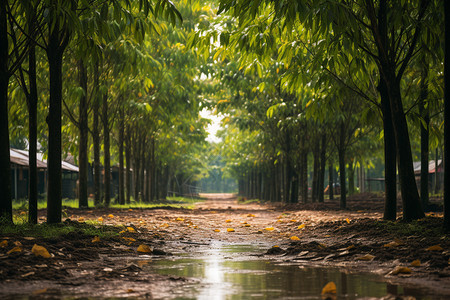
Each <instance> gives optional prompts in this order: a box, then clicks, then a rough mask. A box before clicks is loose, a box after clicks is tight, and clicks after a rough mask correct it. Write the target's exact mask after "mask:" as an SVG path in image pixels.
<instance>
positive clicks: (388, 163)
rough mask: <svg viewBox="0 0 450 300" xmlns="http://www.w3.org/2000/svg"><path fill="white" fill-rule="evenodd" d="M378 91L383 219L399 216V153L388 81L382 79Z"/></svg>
mask: <svg viewBox="0 0 450 300" xmlns="http://www.w3.org/2000/svg"><path fill="white" fill-rule="evenodd" d="M378 91H379V92H380V96H381V112H382V115H383V131H384V189H385V199H384V214H383V219H385V220H395V219H396V218H397V153H396V149H395V135H394V125H393V124H392V114H391V107H390V105H389V98H388V94H387V87H386V83H385V82H384V81H383V80H380V81H379V83H378Z"/></svg>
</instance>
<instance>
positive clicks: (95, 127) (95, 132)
mask: <svg viewBox="0 0 450 300" xmlns="http://www.w3.org/2000/svg"><path fill="white" fill-rule="evenodd" d="M99 78H100V74H99V70H98V62H96V63H95V65H94V89H95V92H94V102H93V122H92V142H93V144H94V204H95V206H98V205H99V204H100V202H101V193H102V190H101V187H100V173H101V170H100V131H99V128H100V126H99V113H100V91H99V84H100V80H99Z"/></svg>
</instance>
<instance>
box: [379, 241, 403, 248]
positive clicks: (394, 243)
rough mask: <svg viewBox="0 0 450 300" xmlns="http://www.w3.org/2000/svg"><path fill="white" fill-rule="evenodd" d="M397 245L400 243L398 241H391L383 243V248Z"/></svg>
mask: <svg viewBox="0 0 450 300" xmlns="http://www.w3.org/2000/svg"><path fill="white" fill-rule="evenodd" d="M399 245H400V243H399V242H397V241H392V242H390V243H387V244H384V245H383V247H385V248H392V247H397V246H399Z"/></svg>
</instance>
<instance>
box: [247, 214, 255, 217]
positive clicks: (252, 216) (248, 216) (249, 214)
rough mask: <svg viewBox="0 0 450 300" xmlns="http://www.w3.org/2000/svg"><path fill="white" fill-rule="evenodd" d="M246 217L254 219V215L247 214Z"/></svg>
mask: <svg viewBox="0 0 450 300" xmlns="http://www.w3.org/2000/svg"><path fill="white" fill-rule="evenodd" d="M247 217H249V218H254V217H255V215H254V214H248V215H247Z"/></svg>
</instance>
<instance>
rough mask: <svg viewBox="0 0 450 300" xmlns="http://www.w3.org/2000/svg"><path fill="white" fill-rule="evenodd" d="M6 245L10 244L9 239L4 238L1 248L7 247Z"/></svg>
mask: <svg viewBox="0 0 450 300" xmlns="http://www.w3.org/2000/svg"><path fill="white" fill-rule="evenodd" d="M6 246H8V241H7V240H3V241H1V242H0V248H5V247H6Z"/></svg>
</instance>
